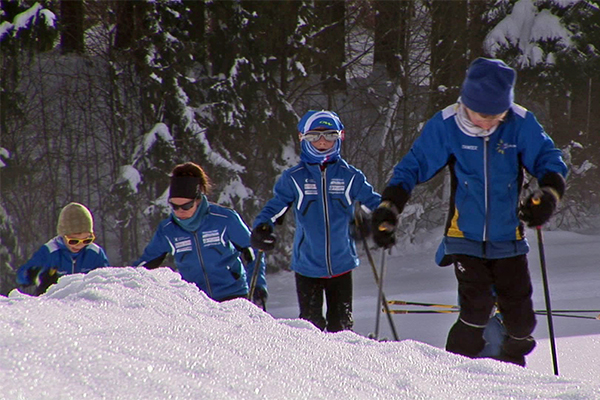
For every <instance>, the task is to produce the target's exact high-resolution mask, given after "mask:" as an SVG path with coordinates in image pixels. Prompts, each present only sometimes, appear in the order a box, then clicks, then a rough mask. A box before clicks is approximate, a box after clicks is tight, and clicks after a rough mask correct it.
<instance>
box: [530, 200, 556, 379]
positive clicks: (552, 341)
mask: <svg viewBox="0 0 600 400" xmlns="http://www.w3.org/2000/svg"><path fill="white" fill-rule="evenodd" d="M536 200H537V204H539V201H540V200H539V199H535V198H534V199H533V203H534V204H536ZM535 229H536V231H537V239H538V249H539V253H540V267H541V269H542V283H543V285H544V299H545V301H546V310H547V312H546V316H547V317H548V318H547V319H548V335H549V336H550V350H551V352H552V365H553V367H554V375H557V376H558V359H557V357H556V341H555V338H554V325H553V324H552V307H551V306H550V290H549V289H548V276H547V273H546V257H545V253H544V240H543V237H542V227H541V226H536V227H535Z"/></svg>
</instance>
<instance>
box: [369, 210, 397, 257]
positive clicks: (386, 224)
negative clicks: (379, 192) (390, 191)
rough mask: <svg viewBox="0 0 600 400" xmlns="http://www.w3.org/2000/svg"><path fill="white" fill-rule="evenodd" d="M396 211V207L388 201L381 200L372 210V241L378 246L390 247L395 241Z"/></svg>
mask: <svg viewBox="0 0 600 400" xmlns="http://www.w3.org/2000/svg"><path fill="white" fill-rule="evenodd" d="M397 220H398V212H397V211H396V207H395V206H394V205H393V204H391V203H390V202H389V201H382V202H381V204H380V205H379V207H377V208H376V209H375V211H373V215H372V216H371V225H372V229H373V241H374V242H375V244H376V245H377V246H379V247H383V248H386V249H387V248H390V247H392V246H393V245H394V243H396V234H395V231H396V223H397Z"/></svg>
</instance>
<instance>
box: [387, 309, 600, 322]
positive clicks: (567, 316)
mask: <svg viewBox="0 0 600 400" xmlns="http://www.w3.org/2000/svg"><path fill="white" fill-rule="evenodd" d="M382 311H383V312H389V313H391V314H455V313H458V312H460V310H459V309H446V310H399V309H398V310H394V309H391V310H389V311H386V310H385V309H382ZM535 314H537V315H546V311H535ZM552 316H553V317H564V318H581V319H593V320H600V315H598V316H596V317H591V316H588V315H572V314H560V313H556V312H552Z"/></svg>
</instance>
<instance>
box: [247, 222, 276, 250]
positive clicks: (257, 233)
mask: <svg viewBox="0 0 600 400" xmlns="http://www.w3.org/2000/svg"><path fill="white" fill-rule="evenodd" d="M276 241H277V239H276V238H275V234H273V227H272V226H271V225H269V224H266V223H265V224H260V225H258V226H257V227H256V228H254V229H253V230H252V233H251V234H250V245H251V246H252V247H254V248H255V249H258V250H262V251H269V250H273V249H274V248H275V242H276Z"/></svg>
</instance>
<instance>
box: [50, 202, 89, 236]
mask: <svg viewBox="0 0 600 400" xmlns="http://www.w3.org/2000/svg"><path fill="white" fill-rule="evenodd" d="M56 231H57V232H58V234H59V235H61V236H63V235H73V234H76V233H84V232H90V233H94V218H93V217H92V213H91V212H90V210H88V209H87V207H86V206H84V205H83V204H80V203H69V204H67V205H66V206H65V207H64V208H63V209H62V210H61V212H60V215H59V216H58V226H57V227H56Z"/></svg>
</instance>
